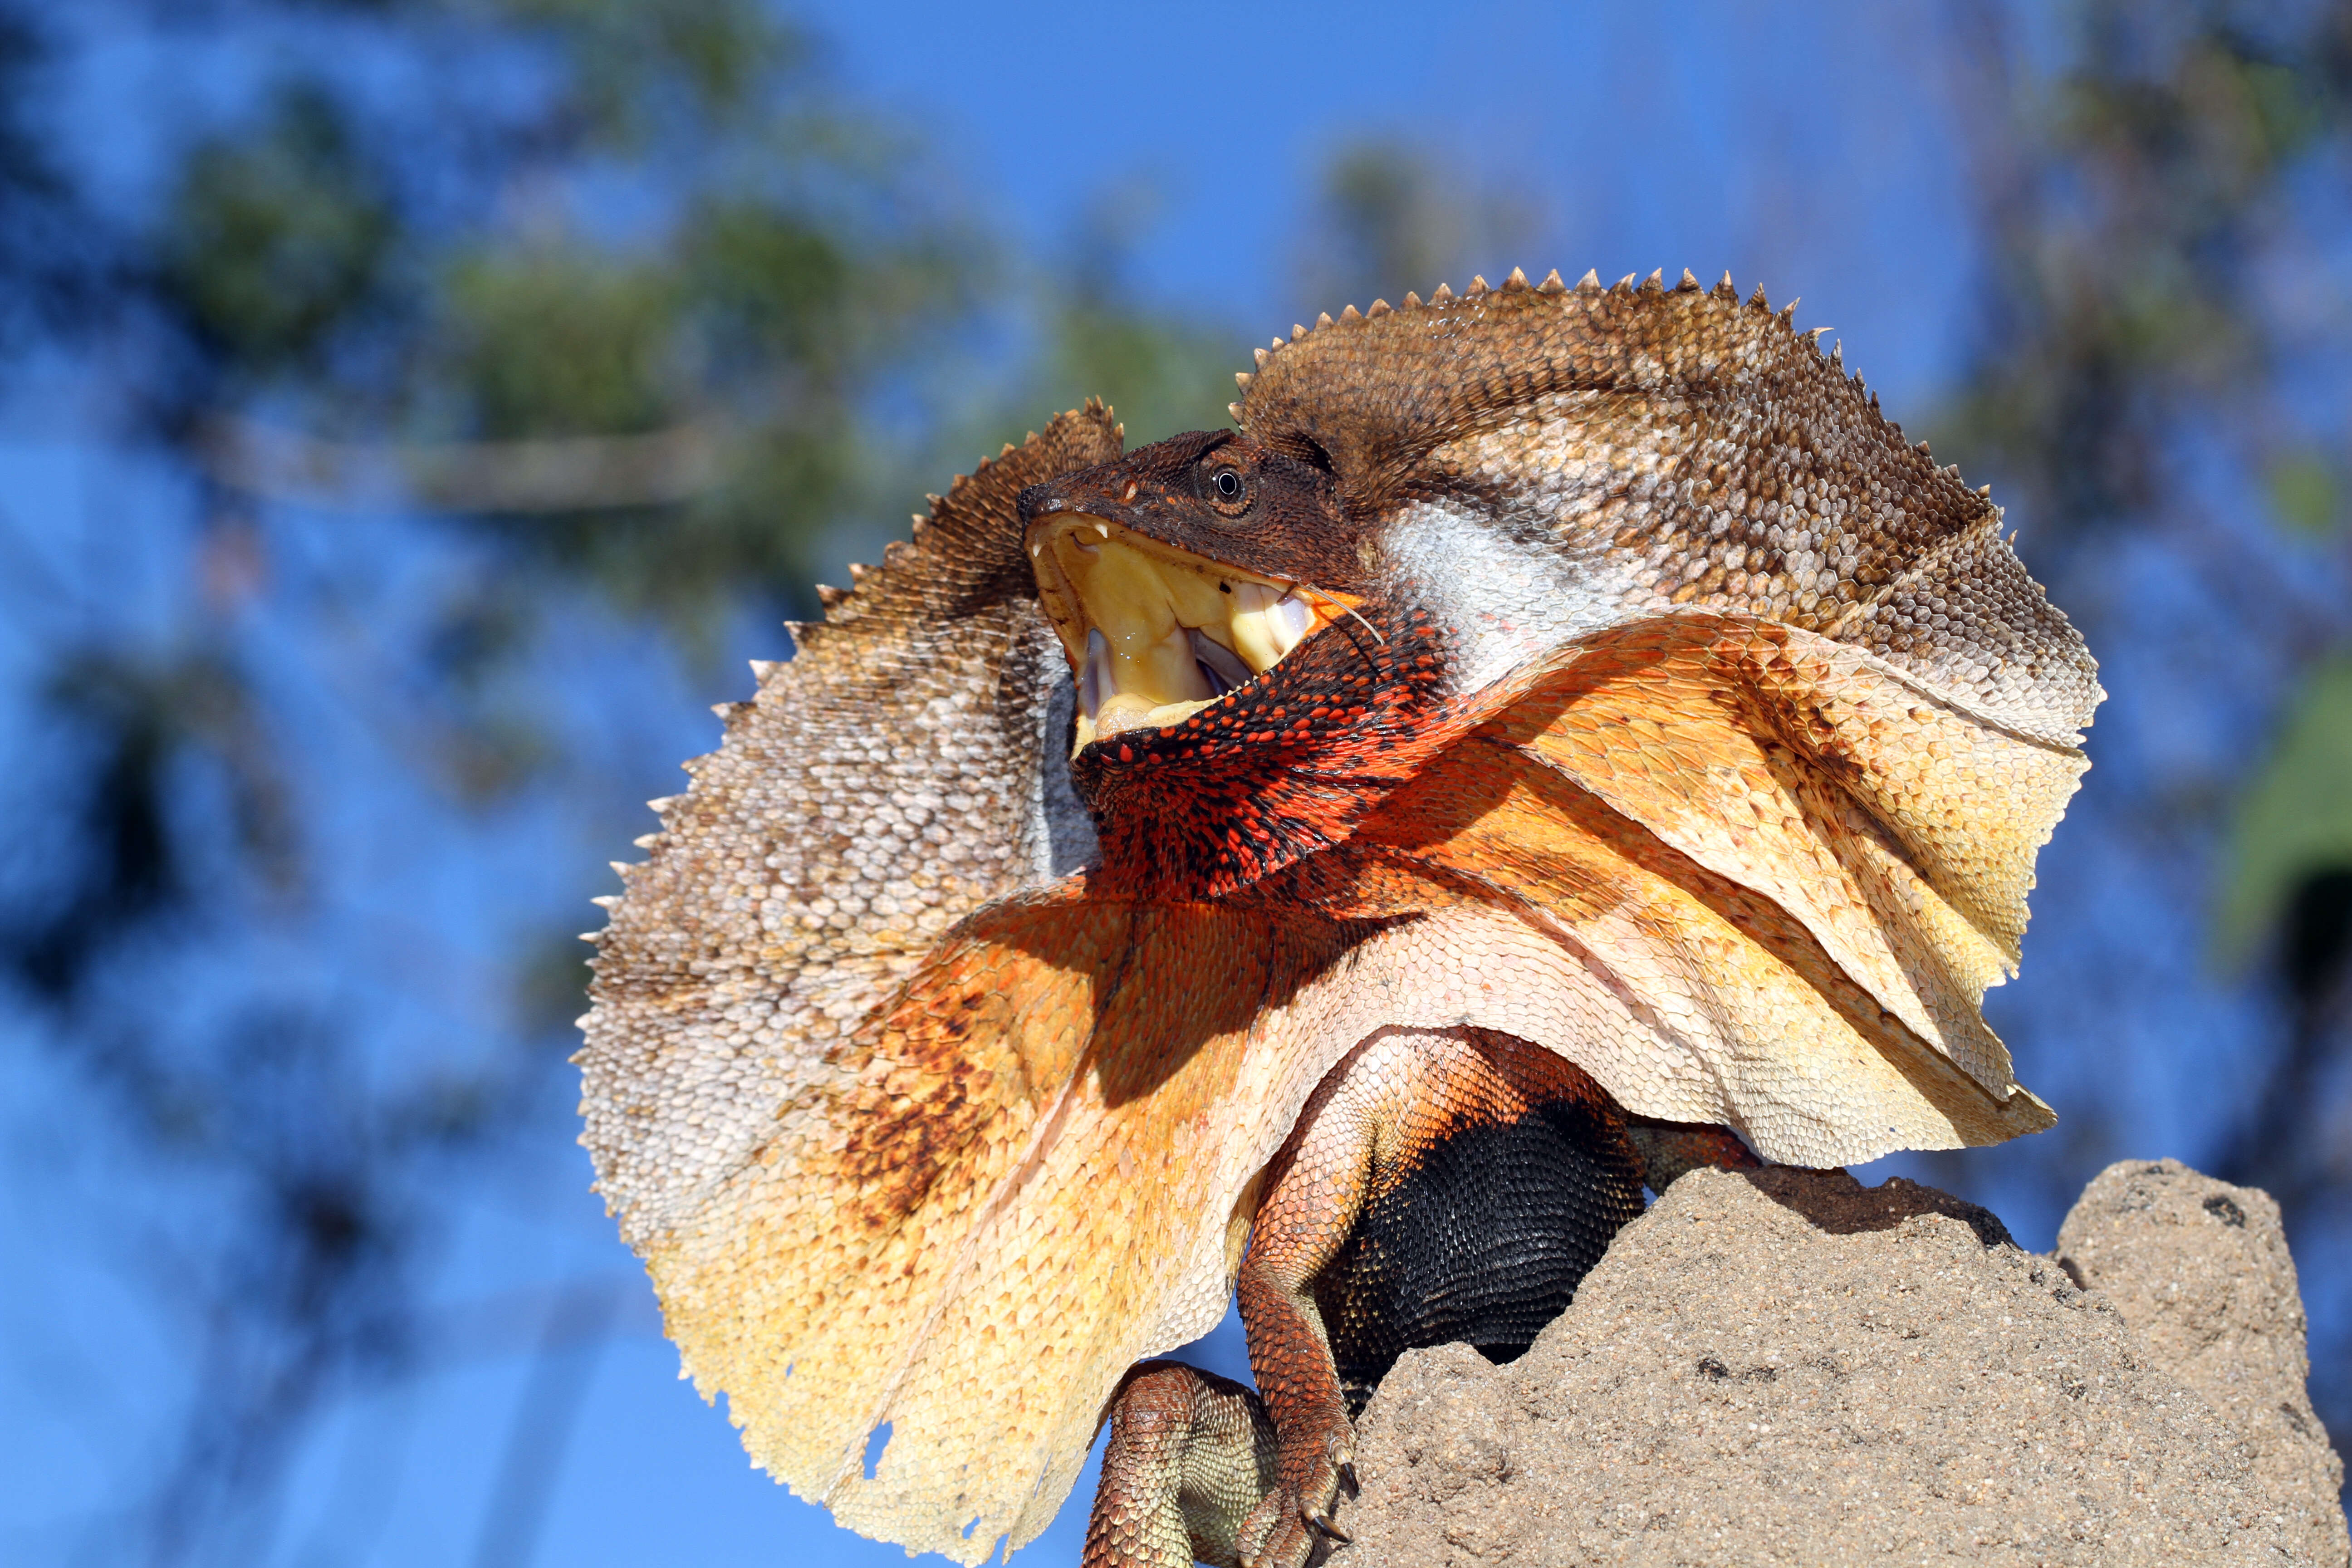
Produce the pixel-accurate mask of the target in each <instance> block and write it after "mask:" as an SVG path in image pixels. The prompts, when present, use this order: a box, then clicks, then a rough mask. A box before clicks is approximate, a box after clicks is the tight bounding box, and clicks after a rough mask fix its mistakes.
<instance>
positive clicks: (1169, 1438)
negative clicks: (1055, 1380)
mask: <svg viewBox="0 0 2352 1568" xmlns="http://www.w3.org/2000/svg"><path fill="white" fill-rule="evenodd" d="M1401 1054H1402V1053H1401V1051H1400V1049H1399V1048H1398V1047H1381V1046H1370V1047H1359V1049H1358V1050H1357V1051H1356V1052H1355V1053H1354V1054H1353V1055H1351V1057H1350V1058H1349V1060H1348V1061H1346V1062H1344V1063H1342V1064H1341V1066H1340V1067H1339V1068H1336V1069H1334V1070H1333V1072H1332V1073H1331V1074H1330V1075H1329V1077H1328V1078H1327V1079H1325V1080H1324V1082H1323V1083H1322V1084H1321V1085H1320V1086H1319V1087H1318V1089H1316V1091H1315V1093H1314V1095H1313V1096H1312V1097H1311V1098H1310V1099H1309V1100H1308V1101H1307V1107H1306V1110H1304V1111H1303V1112H1302V1113H1301V1115H1300V1117H1299V1122H1298V1126H1297V1130H1296V1131H1293V1133H1292V1134H1291V1137H1290V1139H1289V1141H1288V1142H1286V1144H1285V1145H1284V1146H1283V1149H1282V1151H1281V1152H1279V1153H1278V1154H1276V1156H1275V1160H1274V1163H1273V1165H1272V1167H1271V1168H1270V1169H1269V1171H1268V1173H1267V1176H1268V1180H1267V1185H1266V1194H1265V1199H1264V1200H1263V1201H1262V1202H1261V1203H1260V1205H1259V1206H1258V1212H1257V1217H1256V1220H1255V1225H1254V1226H1252V1229H1251V1233H1250V1245H1249V1252H1248V1255H1247V1256H1246V1257H1245V1258H1244V1259H1243V1261H1242V1267H1241V1273H1240V1279H1239V1280H1238V1282H1237V1288H1238V1294H1239V1296H1240V1302H1241V1312H1242V1323H1243V1326H1244V1331H1245V1332H1246V1333H1247V1336H1248V1340H1249V1353H1250V1370H1251V1372H1252V1373H1254V1374H1255V1377H1256V1379H1257V1384H1258V1388H1259V1390H1260V1391H1261V1393H1262V1394H1264V1398H1263V1399H1262V1400H1261V1398H1260V1397H1259V1395H1258V1394H1251V1393H1250V1392H1249V1391H1248V1390H1246V1389H1244V1388H1242V1387H1241V1386H1240V1385H1239V1384H1234V1383H1230V1382H1227V1381H1226V1380H1225V1379H1223V1378H1220V1377H1217V1376H1215V1375H1213V1374H1212V1373H1205V1372H1201V1371H1199V1370H1197V1369H1195V1368H1192V1367H1188V1366H1183V1365H1181V1364H1179V1363H1173V1362H1146V1363H1142V1365H1140V1366H1139V1367H1138V1368H1136V1370H1135V1371H1133V1372H1131V1373H1129V1374H1128V1380H1127V1381H1126V1383H1124V1384H1122V1385H1121V1386H1120V1388H1119V1391H1118V1394H1116V1395H1115V1396H1114V1397H1113V1399H1112V1402H1111V1407H1110V1428H1111V1436H1110V1443H1109V1445H1108V1448H1107V1449H1106V1451H1105V1454H1104V1458H1103V1473H1102V1482H1101V1484H1100V1486H1099V1487H1098V1489H1097V1491H1096V1493H1095V1507H1094V1513H1093V1515H1092V1516H1091V1518H1090V1519H1089V1520H1088V1521H1087V1544H1086V1550H1085V1553H1084V1555H1083V1557H1082V1558H1081V1562H1082V1563H1083V1564H1084V1568H1173V1565H1175V1564H1180V1563H1190V1562H1192V1561H1193V1560H1194V1559H1195V1558H1197V1559H1198V1560H1199V1561H1201V1562H1203V1563H1213V1564H1219V1565H1223V1564H1236V1565H1239V1568H1258V1565H1259V1564H1261V1563H1264V1564H1269V1565H1275V1564H1279V1565H1281V1568H1297V1564H1299V1563H1304V1562H1306V1560H1307V1556H1308V1554H1309V1553H1310V1552H1312V1551H1313V1549H1314V1546H1315V1539H1316V1538H1315V1535H1314V1533H1313V1531H1312V1530H1311V1529H1310V1527H1309V1525H1308V1524H1307V1515H1308V1514H1309V1513H1310V1512H1311V1513H1312V1514H1313V1515H1315V1516H1316V1517H1318V1518H1320V1517H1321V1516H1323V1515H1327V1514H1328V1512H1329V1511H1330V1508H1331V1503H1332V1500H1333V1499H1334V1498H1335V1497H1336V1495H1337V1493H1338V1490H1339V1473H1340V1470H1341V1468H1343V1467H1345V1466H1346V1465H1347V1463H1348V1462H1349V1458H1351V1456H1352V1454H1353V1452H1354V1441H1355V1439H1354V1428H1353V1427H1352V1426H1350V1425H1349V1420H1348V1408H1347V1404H1346V1401H1345V1399H1344V1398H1343V1396H1342V1394H1341V1392H1340V1386H1339V1371H1338V1368H1337V1367H1336V1365H1335V1364H1334V1363H1333V1360H1332V1355H1331V1347H1330V1342H1329V1340H1328V1337H1327V1336H1326V1334H1325V1332H1324V1329H1323V1321H1322V1315H1321V1312H1320V1311H1319V1310H1318V1308H1317V1307H1316V1304H1315V1300H1314V1298H1313V1297H1312V1296H1311V1295H1310V1294H1309V1293H1308V1289H1307V1288H1308V1282H1309V1281H1310V1280H1312V1279H1314V1277H1315V1275H1316V1274H1317V1273H1318V1271H1319V1270H1320V1269H1321V1268H1323V1267H1324V1265H1326V1264H1327V1263H1328V1262H1329V1261H1330V1259H1331V1258H1332V1257H1333V1256H1335V1255H1336V1254H1337V1253H1338V1251H1339V1247H1340V1246H1341V1245H1342V1244H1343V1243H1344V1242H1345V1241H1346V1240H1347V1237H1348V1233H1349V1230H1350V1229H1352V1228H1353V1227H1354V1226H1355V1223H1356V1219H1357V1216H1358V1215H1360V1213H1361V1212H1362V1208H1363V1204H1364V1199H1365V1194H1366V1193H1367V1191H1368V1190H1369V1188H1370V1182H1371V1176H1372V1169H1373V1161H1374V1153H1375V1149H1374V1145H1375V1142H1376V1136H1377V1130H1378V1127H1379V1125H1380V1122H1379V1118H1378V1115H1377V1112H1378V1110H1379V1106H1378V1104H1377V1103H1376V1101H1377V1100H1378V1099H1379V1098H1380V1094H1379V1090H1380V1089H1381V1088H1382V1087H1383V1086H1385V1088H1386V1090H1387V1098H1389V1099H1391V1100H1393V1099H1396V1098H1398V1097H1399V1096H1400V1095H1402V1093H1403V1092H1404V1082H1403V1079H1402V1075H1401V1074H1399V1073H1398V1072H1397V1071H1396V1070H1395V1068H1396V1066H1397V1065H1398V1064H1397V1063H1396V1062H1395V1061H1390V1062H1389V1063H1387V1064H1386V1065H1387V1067H1388V1069H1389V1070H1387V1071H1382V1070H1381V1066H1382V1064H1381V1063H1380V1062H1378V1061H1375V1060H1373V1059H1371V1058H1380V1057H1383V1056H1385V1057H1388V1058H1396V1057H1399V1056H1400V1055H1401ZM1244 1477H1246V1478H1247V1485H1246V1487H1242V1486H1240V1485H1238V1484H1237V1483H1239V1482H1240V1480H1241V1479H1242V1478H1244Z"/></svg>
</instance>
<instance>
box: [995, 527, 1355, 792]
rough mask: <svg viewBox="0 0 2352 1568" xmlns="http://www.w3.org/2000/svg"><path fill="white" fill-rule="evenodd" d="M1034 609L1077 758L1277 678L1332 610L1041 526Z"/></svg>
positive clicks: (1279, 588)
mask: <svg viewBox="0 0 2352 1568" xmlns="http://www.w3.org/2000/svg"><path fill="white" fill-rule="evenodd" d="M1028 544H1029V553H1030V559H1031V560H1032V561H1033V562H1034V563H1035V564H1036V574H1037V589H1038V598H1039V601H1040V603H1041V605H1042V606H1043V608H1044V609H1045V614H1046V616H1047V618H1048V619H1049V620H1051V621H1052V622H1053V624H1054V629H1055V632H1056V633H1058V634H1059V635H1060V637H1061V639H1062V647H1063V649H1064V651H1065V652H1066V655H1067V656H1068V658H1069V661H1070V669H1071V673H1072V675H1073V676H1074V677H1075V678H1076V682H1077V711H1076V715H1075V718H1076V736H1075V742H1076V749H1077V750H1084V749H1085V748H1086V747H1087V746H1088V745H1090V744H1092V743H1093V742H1095V741H1097V740H1098V739H1100V738H1102V737H1104V736H1108V735H1115V734H1118V733H1119V732H1120V731H1125V730H1136V729H1146V728H1149V729H1165V728H1167V727H1168V726H1170V725H1171V724H1179V723H1181V722H1182V721H1184V720H1186V719H1188V718H1190V717H1191V716H1192V714H1194V713H1197V712H1199V711H1200V710H1202V709H1203V708H1205V707H1207V706H1209V705H1210V704H1211V703H1213V702H1216V701H1220V700H1223V699H1224V698H1225V697H1226V696H1228V695H1230V694H1231V693H1233V692H1234V691H1236V690H1238V689H1241V688H1242V687H1244V686H1247V685H1248V684H1249V683H1250V682H1251V681H1253V680H1255V679H1257V678H1258V677H1259V676H1261V675H1263V674H1265V672H1266V671H1267V670H1269V669H1271V668H1274V667H1275V666H1276V664H1278V663H1280V662H1281V661H1282V659H1283V658H1285V657H1286V656H1287V655H1288V654H1289V652H1290V651H1291V649H1293V648H1295V647H1297V646H1298V645H1299V644H1300V643H1302V642H1304V641H1306V640H1307V637H1310V636H1311V635H1313V633H1314V632H1315V630H1316V628H1317V627H1318V626H1320V625H1321V624H1322V623H1323V622H1324V621H1325V620H1328V618H1329V616H1330V615H1331V614H1332V613H1339V614H1345V613H1346V610H1347V608H1348V606H1347V605H1346V603H1345V601H1335V605H1336V609H1335V610H1327V609H1323V608H1321V607H1318V605H1316V604H1313V603H1310V602H1309V601H1307V600H1306V599H1304V598H1301V597H1299V596H1298V595H1297V594H1296V593H1294V592H1293V591H1292V589H1291V587H1290V586H1289V585H1288V584H1282V583H1270V582H1267V581H1265V580H1264V579H1262V578H1257V577H1253V576H1248V575H1245V574H1242V573H1241V572H1239V571H1237V570H1235V569H1234V568H1233V567H1231V566H1227V565H1224V564H1223V563H1218V562H1215V561H1211V560H1208V559H1206V558H1203V557H1199V556H1192V555H1190V554H1187V553H1185V552H1181V551H1177V550H1174V549H1172V548H1171V547H1169V546H1166V545H1162V544H1160V543H1159V542H1157V541H1155V540H1152V539H1150V538H1148V537H1146V536H1143V535H1139V534H1135V533H1132V532H1130V531H1128V530H1126V529H1119V530H1118V531H1116V532H1114V531H1113V527H1112V525H1111V524H1110V523H1109V522H1108V521H1105V520H1103V519H1101V518H1097V517H1091V516H1087V515H1086V514H1083V513H1077V514H1073V513H1068V512H1063V513H1058V514H1055V515H1054V516H1052V517H1049V518H1047V519H1043V520H1041V521H1039V523H1038V524H1037V525H1036V526H1035V528H1034V531H1032V533H1031V536H1030V539H1029V541H1028Z"/></svg>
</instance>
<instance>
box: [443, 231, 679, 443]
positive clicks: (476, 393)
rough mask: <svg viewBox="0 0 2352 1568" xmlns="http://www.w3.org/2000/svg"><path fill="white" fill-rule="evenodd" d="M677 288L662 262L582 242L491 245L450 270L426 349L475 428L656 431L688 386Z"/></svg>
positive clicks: (493, 431) (504, 433)
mask: <svg viewBox="0 0 2352 1568" xmlns="http://www.w3.org/2000/svg"><path fill="white" fill-rule="evenodd" d="M680 291H681V290H680V289H679V287H678V280H677V278H676V277H675V275H674V273H673V271H672V269H671V268H667V267H665V266H662V265H660V264H658V263H655V262H648V261H639V260H635V259H633V258H626V257H622V256H615V255H613V254H611V253H609V252H599V251H597V250H593V249H590V248H588V247H582V246H577V245H559V244H548V243H533V244H528V245H525V246H520V247H517V246H512V245H508V246H500V247H488V246H486V247H482V248H478V249H476V250H474V251H472V252H471V253H469V254H467V255H464V256H462V257H459V258H457V259H456V260H455V261H454V262H453V264H452V265H451V266H450V267H449V269H448V274H447V280H446V284H445V285H444V288H443V289H442V292H441V301H440V303H441V307H442V313H441V315H440V317H439V319H438V320H437V321H435V322H434V323H433V329H432V335H431V337H430V338H428V340H427V342H428V343H429V344H430V349H429V351H428V352H429V353H432V354H433V355H434V356H435V358H436V359H437V360H438V361H439V364H438V366H437V367H436V368H438V369H440V371H441V373H442V374H443V375H445V376H446V378H447V383H448V384H449V385H450V387H451V388H452V390H453V391H454V393H455V394H456V395H457V396H458V397H461V398H463V399H464V400H465V420H464V428H465V430H466V432H467V434H469V435H473V436H478V437H486V438H488V439H493V440H497V439H506V438H511V437H524V436H576V435H583V434H593V435H623V434H627V433H630V432H634V431H641V430H651V429H655V428H656V427H658V426H662V425H664V424H667V423H668V422H669V421H670V420H671V419H672V418H673V417H675V416H676V413H677V405H679V403H680V402H681V400H682V395H684V394H686V393H688V390H689V387H688V366H687V365H685V364H684V363H680V360H681V350H682V347H683V345H682V344H681V343H680V342H678V336H679V333H678V321H677V315H678V305H679V294H680Z"/></svg>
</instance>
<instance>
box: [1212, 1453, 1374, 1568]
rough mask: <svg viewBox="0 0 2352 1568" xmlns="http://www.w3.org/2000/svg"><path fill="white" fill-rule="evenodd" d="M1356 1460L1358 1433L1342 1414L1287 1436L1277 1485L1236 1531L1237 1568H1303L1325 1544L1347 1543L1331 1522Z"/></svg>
mask: <svg viewBox="0 0 2352 1568" xmlns="http://www.w3.org/2000/svg"><path fill="white" fill-rule="evenodd" d="M1355 1457H1356V1434H1355V1429H1354V1427H1352V1426H1349V1423H1348V1418H1347V1417H1346V1416H1345V1415H1334V1416H1333V1417H1332V1418H1331V1419H1330V1420H1329V1421H1328V1422H1326V1423H1321V1424H1318V1426H1317V1427H1315V1428H1312V1429H1310V1430H1308V1431H1306V1432H1294V1433H1286V1434H1285V1435H1284V1436H1283V1440H1282V1443H1281V1447H1280V1458H1279V1461H1278V1466H1277V1471H1278V1474H1279V1475H1280V1476H1281V1477H1282V1479H1281V1481H1280V1483H1279V1484H1277V1485H1276V1487H1275V1489H1273V1490H1272V1491H1270V1492H1268V1493H1266V1495H1265V1498H1264V1500H1261V1501H1260V1502H1259V1503H1258V1505H1257V1507H1255V1509H1253V1510H1250V1515H1249V1517H1248V1518H1247V1519H1245V1520H1244V1521H1242V1523H1241V1528H1240V1529H1239V1530H1238V1531H1236V1532H1235V1540H1234V1545H1235V1549H1236V1553H1237V1555H1238V1557H1239V1560H1240V1563H1241V1568H1305V1564H1306V1563H1307V1562H1308V1561H1309V1559H1310V1557H1312V1556H1313V1555H1314V1554H1315V1551H1316V1548H1317V1547H1318V1546H1319V1545H1321V1544H1322V1543H1323V1542H1324V1541H1325V1540H1327V1539H1328V1540H1331V1541H1344V1540H1345V1539H1346V1537H1345V1536H1343V1535H1342V1534H1341V1533H1340V1532H1339V1529H1338V1528H1337V1527H1336V1526H1335V1525H1333V1524H1332V1522H1331V1507H1332V1504H1333V1503H1335V1502H1337V1501H1338V1500H1339V1487H1340V1483H1341V1481H1342V1479H1344V1478H1345V1477H1346V1476H1347V1475H1348V1474H1349V1467H1350V1466H1351V1465H1352V1464H1353V1463H1354V1461H1355Z"/></svg>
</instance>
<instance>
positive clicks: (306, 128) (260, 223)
mask: <svg viewBox="0 0 2352 1568" xmlns="http://www.w3.org/2000/svg"><path fill="white" fill-rule="evenodd" d="M399 239H400V233H399V222H398V217H397V216H396V214H395V212H394V208H393V205H392V203H391V200H390V198H389V196H388V195H387V193H386V192H385V190H384V188H383V181H382V179H381V178H380V177H379V175H378V174H377V171H376V170H375V168H374V167H373V165H372V164H371V163H369V161H368V160H367V159H365V158H364V157H362V155H361V153H360V150H359V147H358V144H357V141H356V137H355V135H354V132H353V129H352V125H351V123H350V121H349V118H348V116H347V115H346V112H345V110H344V108H343V106H342V105H341V103H340V102H339V101H338V100H336V99H334V98H333V97H332V96H331V94H330V93H329V92H328V90H327V89H325V88H324V87H323V86H322V85H320V83H317V82H299V83H294V84H289V85H288V86H286V87H283V88H281V89H279V90H278V93H277V95H276V97H275V100H274V101H273V102H272V103H271V105H270V106H269V108H268V110H267V111H266V112H265V113H264V114H263V115H262V117H261V118H260V119H259V121H257V123H255V124H254V125H252V126H251V127H249V128H247V131H246V132H244V133H243V134H242V135H237V136H231V135H221V136H215V137H212V138H209V139H207V140H205V141H204V142H200V143H198V144H197V145H196V146H195V147H194V149H193V150H192V151H191V152H190V153H189V155H188V158H187V161H186V163H184V165H183V168H182V170H181V174H180V178H179V181H178V189H177V194H176V195H175V196H174V198H173V202H172V205H171V209H170V213H169V216H168V218H167V221H166V226H165V228H164V231H163V235H162V236H161V237H159V239H158V242H157V245H156V251H157V257H158V260H159V262H160V271H161V279H160V280H161V283H162V288H163V296H164V299H165V300H166V301H167V302H168V303H169V304H170V305H172V306H174V307H176V309H177V310H178V311H179V312H180V313H181V315H182V317H183V318H184V321H186V323H187V326H188V329H189V330H190V331H192V332H193V333H194V335H195V336H196V337H197V339H198V340H199V341H200V342H203V343H204V344H205V346H206V347H207V348H209V349H210V350H211V351H212V352H213V353H215V354H216V355H218V356H219V357H220V358H221V359H222V360H223V361H225V362H226V363H227V364H229V365H230V366H233V367H234V371H235V374H236V379H238V380H241V381H243V382H246V383H247V384H255V383H261V382H266V381H268V380H270V379H272V378H275V377H278V376H280V375H283V374H300V373H306V372H307V373H310V374H320V373H322V372H323V371H324V370H325V368H326V366H325V359H326V352H327V349H328V347H329V345H330V343H331V341H332V340H333V338H334V337H335V336H336V334H337V333H338V332H340V331H344V330H346V329H347V328H348V327H349V325H350V324H351V323H352V321H353V320H354V319H356V318H359V317H362V316H364V315H366V314H368V313H369V312H371V311H373V310H376V309H379V308H380V307H381V306H382V305H383V302H384V300H383V293H384V288H385V280H386V277H387V275H388V274H389V272H390V271H391V269H392V267H393V264H394V249H395V247H396V245H397V243H398V241H399Z"/></svg>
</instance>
